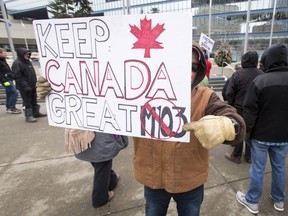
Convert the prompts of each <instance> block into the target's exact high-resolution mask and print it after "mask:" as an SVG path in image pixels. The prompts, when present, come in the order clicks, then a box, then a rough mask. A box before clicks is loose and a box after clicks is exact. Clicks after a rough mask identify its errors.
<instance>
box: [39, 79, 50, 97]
mask: <svg viewBox="0 0 288 216" xmlns="http://www.w3.org/2000/svg"><path fill="white" fill-rule="evenodd" d="M36 87H37V88H36V92H37V96H38V97H39V98H45V96H46V95H48V94H49V93H50V92H51V85H50V83H49V82H48V81H47V80H46V79H45V78H44V77H42V76H40V77H39V78H38V80H37V83H36Z"/></svg>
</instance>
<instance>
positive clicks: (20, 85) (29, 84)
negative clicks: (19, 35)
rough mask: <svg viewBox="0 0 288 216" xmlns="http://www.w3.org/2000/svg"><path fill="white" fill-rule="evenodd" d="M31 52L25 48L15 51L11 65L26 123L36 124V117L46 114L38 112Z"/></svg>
mask: <svg viewBox="0 0 288 216" xmlns="http://www.w3.org/2000/svg"><path fill="white" fill-rule="evenodd" d="M30 56H31V52H30V51H29V50H27V49H25V48H20V49H18V50H17V57H18V58H17V59H16V60H15V61H14V62H13V64H12V72H13V76H14V79H15V81H16V88H17V89H18V90H19V91H20V94H21V97H22V99H23V106H24V109H25V117H26V122H37V119H36V118H38V117H45V116H46V114H42V113H40V112H39V110H40V105H39V104H37V94H36V82H37V77H36V72H35V69H34V67H33V65H32V63H31V61H30Z"/></svg>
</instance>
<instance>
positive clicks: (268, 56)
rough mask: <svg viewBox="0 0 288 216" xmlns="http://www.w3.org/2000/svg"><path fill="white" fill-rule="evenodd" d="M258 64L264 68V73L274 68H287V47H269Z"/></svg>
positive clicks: (280, 45)
mask: <svg viewBox="0 0 288 216" xmlns="http://www.w3.org/2000/svg"><path fill="white" fill-rule="evenodd" d="M260 62H261V63H262V64H263V66H264V73H268V72H270V71H273V69H274V68H275V67H283V66H284V67H285V66H286V67H287V66H288V55H287V47H286V46H285V45H283V44H276V45H273V46H271V47H269V48H268V49H267V50H266V51H265V52H264V53H263V55H262V57H261V60H260Z"/></svg>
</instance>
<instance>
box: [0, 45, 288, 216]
mask: <svg viewBox="0 0 288 216" xmlns="http://www.w3.org/2000/svg"><path fill="white" fill-rule="evenodd" d="M4 51H5V50H4ZM0 52H1V49H0ZM2 52H3V50H2ZM0 54H1V53H0ZM17 55H18V59H17V60H16V61H15V62H14V63H13V65H12V70H11V69H10V68H9V66H8V67H7V66H4V67H3V65H6V64H5V63H2V62H5V60H4V61H3V58H4V59H5V57H1V55H0V57H1V68H0V69H1V80H0V81H1V84H2V85H3V86H4V87H5V89H6V92H8V93H7V96H8V95H9V96H10V99H9V97H8V99H7V101H8V102H7V111H12V112H10V113H17V112H16V111H15V110H18V109H17V108H16V107H15V103H16V101H15V92H16V93H17V91H15V89H14V90H11V89H13V79H15V81H16V88H17V89H18V90H19V92H20V94H21V97H22V99H23V105H24V107H25V119H26V121H27V122H36V121H37V119H36V118H38V117H43V116H45V115H43V114H41V113H40V112H39V109H40V106H39V105H38V104H37V94H38V95H41V96H43V97H44V96H45V95H47V94H49V92H50V89H49V84H47V80H45V79H44V80H42V81H40V82H39V80H38V82H37V79H36V75H35V71H34V69H33V66H32V64H31V62H30V61H29V57H30V55H31V53H30V52H29V51H28V50H26V49H19V50H18V51H17ZM258 58H259V56H258V53H257V52H256V51H248V52H246V53H244V54H243V56H242V57H241V67H239V65H238V68H237V70H236V71H235V72H234V73H233V75H232V76H231V78H230V79H228V81H227V83H226V85H225V88H224V90H223V91H222V95H223V99H224V100H225V101H226V102H225V101H224V100H223V99H221V98H220V97H219V96H218V95H217V94H216V93H215V92H214V91H213V90H212V89H210V88H209V87H207V86H201V85H200V84H201V82H203V79H205V77H206V78H209V76H210V69H209V68H208V67H209V63H208V64H207V58H205V54H204V53H203V51H202V49H201V48H200V47H199V45H198V44H197V43H193V47H192V59H191V62H192V68H191V118H190V119H189V120H188V123H186V124H184V125H183V130H184V131H189V132H190V142H189V143H181V142H175V141H174V142H172V141H162V140H157V139H146V138H139V137H137V138H136V137H134V138H133V141H134V157H133V168H134V170H133V171H134V177H135V179H136V180H137V181H138V182H139V183H141V184H142V185H143V186H144V198H145V214H146V215H147V216H155V215H159V216H162V215H163V216H165V215H166V214H167V210H168V206H169V203H170V200H171V198H172V199H173V200H174V201H175V202H176V207H177V212H178V215H180V216H186V215H187V216H188V215H189V216H194V215H195V216H198V215H200V209H201V204H202V202H203V200H204V184H205V183H206V182H207V179H208V165H209V150H210V149H212V148H215V147H217V146H219V145H221V144H226V145H232V146H233V147H234V150H233V152H232V153H226V154H225V158H226V159H228V160H229V161H231V162H234V163H237V164H239V163H241V158H242V155H243V150H244V159H245V161H246V162H248V163H251V167H250V172H249V173H250V184H249V188H248V190H247V192H241V191H238V192H237V193H236V200H237V201H238V202H239V203H240V204H242V205H243V206H245V207H246V208H247V209H248V211H249V212H251V213H253V214H257V213H259V202H260V199H261V195H262V190H263V178H264V173H265V166H266V162H267V156H268V155H269V158H270V163H271V167H272V184H271V192H270V196H271V199H272V200H273V202H274V208H275V210H277V211H284V201H285V186H286V185H285V183H286V179H285V177H286V165H285V158H286V155H287V151H288V127H287V126H286V124H285V123H286V122H287V120H288V113H287V111H286V108H288V104H286V101H287V100H286V95H287V94H288V53H287V47H286V46H285V45H283V44H276V45H273V46H271V47H269V48H267V50H266V51H265V52H264V53H263V54H262V56H261V59H260V61H259V59H258ZM259 65H260V66H261V68H259ZM2 68H4V69H5V70H3V69H2ZM208 70H209V72H208ZM3 74H4V75H3ZM2 75H3V76H2ZM3 77H4V78H3ZM9 84H10V85H9ZM13 91H14V94H12V93H9V92H13ZM11 98H14V99H11ZM16 98H17V97H16ZM9 101H10V102H9ZM287 103H288V102H287ZM65 142H66V146H67V147H68V149H70V150H71V149H72V150H71V152H73V153H75V157H76V158H78V159H80V160H84V161H88V162H90V163H91V164H92V166H93V168H94V177H93V190H92V204H93V206H94V207H100V206H103V205H105V204H106V203H107V202H109V201H110V200H111V199H112V198H113V196H114V189H115V187H116V186H117V184H118V180H119V175H117V174H116V172H115V171H114V170H113V169H112V161H113V158H114V157H116V156H117V154H118V153H119V151H120V150H121V149H124V148H125V147H126V146H127V145H128V138H127V137H125V136H118V135H113V134H105V133H98V132H97V133H95V132H93V131H89V132H87V131H81V130H70V129H66V131H65ZM79 145H80V148H79ZM75 146H76V147H77V146H78V147H77V148H76V149H75ZM83 146H85V147H83ZM79 149H80V150H79ZM187 164H189V165H187Z"/></svg>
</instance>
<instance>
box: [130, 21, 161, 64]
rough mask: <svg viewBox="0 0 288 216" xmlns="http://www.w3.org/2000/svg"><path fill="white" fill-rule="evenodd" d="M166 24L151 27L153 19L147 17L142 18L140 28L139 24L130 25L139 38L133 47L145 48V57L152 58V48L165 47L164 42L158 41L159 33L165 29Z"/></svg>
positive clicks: (132, 31)
mask: <svg viewBox="0 0 288 216" xmlns="http://www.w3.org/2000/svg"><path fill="white" fill-rule="evenodd" d="M163 26H164V24H162V25H159V24H157V25H156V26H155V27H154V28H153V29H152V27H151V19H150V20H147V19H146V17H145V18H144V19H143V20H140V29H139V28H138V27H137V26H135V25H134V26H131V25H130V28H131V30H130V32H131V33H132V34H133V35H134V36H135V37H136V38H137V39H138V40H137V41H136V42H135V43H134V44H133V45H134V46H133V47H132V49H145V53H144V58H150V49H163V47H162V46H161V44H162V43H160V42H158V41H156V39H157V38H158V37H159V35H160V34H161V33H162V32H163V31H164V30H165V29H164V28H163Z"/></svg>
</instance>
